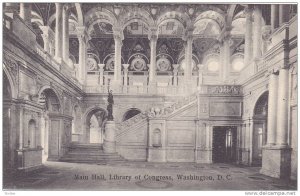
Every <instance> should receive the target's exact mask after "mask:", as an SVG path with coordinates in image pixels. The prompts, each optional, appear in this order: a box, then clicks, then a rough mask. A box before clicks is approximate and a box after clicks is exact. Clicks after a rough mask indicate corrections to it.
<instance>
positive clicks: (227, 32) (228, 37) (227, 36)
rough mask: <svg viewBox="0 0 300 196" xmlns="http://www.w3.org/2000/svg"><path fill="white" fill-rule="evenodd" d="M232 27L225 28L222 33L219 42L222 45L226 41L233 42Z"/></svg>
mask: <svg viewBox="0 0 300 196" xmlns="http://www.w3.org/2000/svg"><path fill="white" fill-rule="evenodd" d="M231 37H232V36H231V27H229V26H228V27H225V28H224V30H223V31H222V32H221V34H220V36H219V38H218V41H219V42H220V43H223V42H224V41H230V40H231Z"/></svg>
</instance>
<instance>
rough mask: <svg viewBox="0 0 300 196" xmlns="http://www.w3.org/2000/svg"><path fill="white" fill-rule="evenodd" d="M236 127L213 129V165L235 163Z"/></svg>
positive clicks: (217, 127)
mask: <svg viewBox="0 0 300 196" xmlns="http://www.w3.org/2000/svg"><path fill="white" fill-rule="evenodd" d="M236 133H237V127H232V126H216V127H214V128H213V154H212V160H213V162H214V163H233V162H235V161H236V143H237V141H236V140H237V134H236Z"/></svg>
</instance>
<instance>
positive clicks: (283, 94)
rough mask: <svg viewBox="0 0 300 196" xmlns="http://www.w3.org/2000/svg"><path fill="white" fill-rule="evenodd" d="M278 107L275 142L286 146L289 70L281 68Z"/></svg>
mask: <svg viewBox="0 0 300 196" xmlns="http://www.w3.org/2000/svg"><path fill="white" fill-rule="evenodd" d="M278 85H279V87H278V102H277V104H278V108H277V135H276V144H277V145H279V146H287V144H288V122H289V121H288V115H289V114H288V101H289V96H288V89H289V88H288V87H289V70H288V69H287V68H282V69H280V70H279V76H278Z"/></svg>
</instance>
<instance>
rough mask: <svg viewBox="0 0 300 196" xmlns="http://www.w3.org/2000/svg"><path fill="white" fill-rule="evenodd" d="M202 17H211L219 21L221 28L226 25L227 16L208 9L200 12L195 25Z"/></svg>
mask: <svg viewBox="0 0 300 196" xmlns="http://www.w3.org/2000/svg"><path fill="white" fill-rule="evenodd" d="M201 19H211V20H214V21H215V22H216V23H218V25H219V27H220V29H222V28H223V27H224V26H225V21H226V19H225V17H224V16H223V15H222V14H220V13H219V12H217V11H213V10H208V11H205V12H202V13H201V14H199V15H198V16H197V17H196V19H195V20H194V25H195V24H196V23H197V22H198V21H199V20H201Z"/></svg>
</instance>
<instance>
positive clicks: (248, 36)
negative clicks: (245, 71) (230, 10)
mask: <svg viewBox="0 0 300 196" xmlns="http://www.w3.org/2000/svg"><path fill="white" fill-rule="evenodd" d="M245 12H246V31H245V58H244V64H245V65H246V66H247V65H248V64H250V62H251V60H252V57H253V56H252V50H253V46H252V44H253V40H252V21H253V19H252V13H253V12H252V9H251V8H248V7H247V8H246V9H245Z"/></svg>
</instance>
